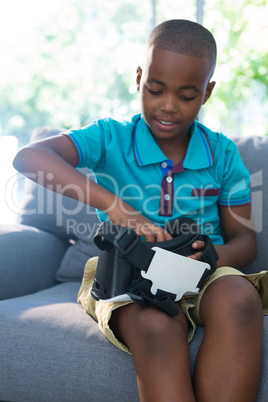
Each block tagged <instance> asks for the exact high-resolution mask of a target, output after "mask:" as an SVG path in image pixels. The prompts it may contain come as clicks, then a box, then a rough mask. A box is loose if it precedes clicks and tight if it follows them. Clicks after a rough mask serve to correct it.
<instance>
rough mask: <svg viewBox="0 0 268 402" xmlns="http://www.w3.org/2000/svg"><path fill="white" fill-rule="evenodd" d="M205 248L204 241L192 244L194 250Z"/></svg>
mask: <svg viewBox="0 0 268 402" xmlns="http://www.w3.org/2000/svg"><path fill="white" fill-rule="evenodd" d="M204 247H205V243H204V242H203V241H202V240H196V241H195V242H194V243H192V248H194V249H195V250H202V249H203V248H204Z"/></svg>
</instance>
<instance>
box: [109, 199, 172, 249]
mask: <svg viewBox="0 0 268 402" xmlns="http://www.w3.org/2000/svg"><path fill="white" fill-rule="evenodd" d="M106 214H107V216H108V218H109V220H110V222H112V223H114V224H116V225H120V226H123V227H126V226H129V227H131V228H132V229H133V230H135V232H136V233H137V234H138V235H139V236H143V237H144V238H145V240H146V241H148V242H158V241H165V240H171V239H172V236H171V235H170V234H169V233H168V232H167V231H166V230H164V229H162V228H161V227H160V226H158V225H155V224H154V223H153V222H151V221H150V220H149V219H146V218H145V217H144V216H142V215H141V214H140V213H139V212H137V211H136V210H135V209H134V208H132V207H131V206H130V205H128V204H127V203H125V202H123V201H122V200H120V203H118V205H116V206H115V207H113V208H110V209H109V211H106Z"/></svg>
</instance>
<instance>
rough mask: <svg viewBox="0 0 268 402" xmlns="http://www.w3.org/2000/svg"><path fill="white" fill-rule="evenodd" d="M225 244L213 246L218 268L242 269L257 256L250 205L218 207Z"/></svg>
mask: <svg viewBox="0 0 268 402" xmlns="http://www.w3.org/2000/svg"><path fill="white" fill-rule="evenodd" d="M219 213H220V218H221V222H222V226H223V231H224V234H225V238H226V243H225V244H224V245H222V246H215V248H216V250H217V253H218V255H219V261H218V266H219V267H220V266H224V265H229V266H231V267H234V268H237V269H239V268H243V267H245V266H246V265H248V264H250V263H251V262H252V261H254V260H255V258H256V256H257V242H256V232H255V229H254V222H253V218H252V211H251V206H250V204H246V205H242V206H237V207H222V206H219Z"/></svg>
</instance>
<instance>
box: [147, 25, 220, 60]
mask: <svg viewBox="0 0 268 402" xmlns="http://www.w3.org/2000/svg"><path fill="white" fill-rule="evenodd" d="M151 46H154V47H156V48H158V49H163V50H169V51H171V52H175V53H179V54H184V55H186V56H194V57H203V58H206V59H209V60H210V61H211V64H212V66H213V68H214V67H215V64H216V57H217V45H216V41H215V39H214V37H213V35H212V33H211V32H210V31H208V30H207V29H206V28H204V27H203V26H202V25H200V24H198V23H196V22H193V21H188V20H177V19H176V20H168V21H164V22H162V23H161V24H159V25H157V26H156V27H155V28H154V30H153V31H152V32H151V34H150V36H149V38H148V40H147V47H151Z"/></svg>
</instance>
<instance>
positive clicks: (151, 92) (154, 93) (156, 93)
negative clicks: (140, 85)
mask: <svg viewBox="0 0 268 402" xmlns="http://www.w3.org/2000/svg"><path fill="white" fill-rule="evenodd" d="M147 89H148V91H149V92H150V94H152V95H161V93H162V91H153V90H152V89H150V88H148V87H147Z"/></svg>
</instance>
